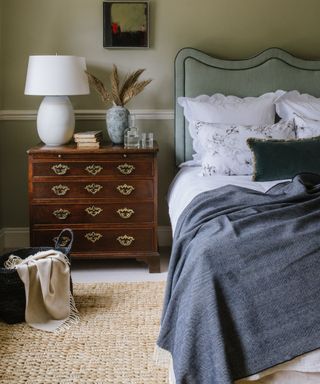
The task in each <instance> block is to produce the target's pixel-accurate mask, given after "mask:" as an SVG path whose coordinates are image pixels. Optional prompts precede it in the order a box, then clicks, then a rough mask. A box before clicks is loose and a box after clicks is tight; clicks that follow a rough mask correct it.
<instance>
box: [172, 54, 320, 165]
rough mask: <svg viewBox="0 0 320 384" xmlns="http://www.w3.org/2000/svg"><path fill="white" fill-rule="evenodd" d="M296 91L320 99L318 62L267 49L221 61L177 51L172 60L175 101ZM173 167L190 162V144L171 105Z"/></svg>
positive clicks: (181, 118)
mask: <svg viewBox="0 0 320 384" xmlns="http://www.w3.org/2000/svg"><path fill="white" fill-rule="evenodd" d="M277 89H283V90H287V91H288V90H294V89H296V90H298V91H300V92H302V93H309V94H311V95H314V96H317V97H320V60H305V59H300V58H297V57H294V56H292V55H290V54H289V53H288V52H286V51H283V50H282V49H279V48H270V49H267V50H265V51H263V52H262V53H260V54H258V55H257V56H254V57H251V58H249V59H243V60H221V59H217V58H214V57H211V56H209V55H208V54H206V53H204V52H201V51H199V50H196V49H193V48H183V49H181V50H180V51H179V52H178V54H177V56H176V59H175V100H177V97H179V96H188V97H195V96H198V95H203V94H206V95H212V94H214V93H223V94H225V95H235V96H239V97H245V96H259V95H262V94H263V93H266V92H270V91H276V90H277ZM175 150H176V164H177V165H178V164H180V163H182V162H183V161H186V160H190V159H192V153H193V150H192V141H191V137H190V135H189V132H188V129H187V124H186V121H185V119H184V116H183V109H182V107H180V106H179V105H178V104H177V102H176V105H175Z"/></svg>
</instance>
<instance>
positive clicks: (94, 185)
mask: <svg viewBox="0 0 320 384" xmlns="http://www.w3.org/2000/svg"><path fill="white" fill-rule="evenodd" d="M157 151H158V147H157V144H156V143H155V146H154V148H148V149H124V148H123V147H122V146H112V145H105V146H103V147H101V148H99V149H77V148H76V146H75V145H66V146H61V147H47V146H37V147H35V148H31V149H30V150H29V151H28V156H29V207H30V244H31V246H44V245H48V246H50V245H53V244H54V239H55V237H56V236H57V235H58V233H59V232H60V231H61V229H62V228H66V227H68V228H71V229H72V230H73V231H74V243H73V248H72V253H71V256H72V257H73V258H79V259H80V258H81V259H93V258H136V259H137V260H142V261H145V262H146V263H147V264H148V265H149V271H150V272H159V271H160V258H159V253H158V245H157V182H158V180H157V158H156V155H157ZM64 241H65V243H67V242H68V238H65V239H64Z"/></svg>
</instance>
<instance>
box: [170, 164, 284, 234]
mask: <svg viewBox="0 0 320 384" xmlns="http://www.w3.org/2000/svg"><path fill="white" fill-rule="evenodd" d="M200 172H201V167H198V166H193V167H190V166H189V167H182V168H181V169H180V171H179V172H178V173H177V175H176V177H175V178H174V180H173V181H172V183H171V185H170V188H169V193H168V204H169V216H170V220H171V225H172V230H173V231H174V230H175V228H176V225H177V221H178V218H179V216H180V215H181V213H182V211H183V210H184V208H185V207H186V206H187V205H188V204H189V203H190V201H191V200H192V199H193V198H194V197H196V196H197V195H198V194H199V193H201V192H205V191H209V190H210V189H217V188H220V187H223V186H224V185H228V184H233V185H238V186H240V187H244V188H249V189H255V190H257V191H261V192H266V191H267V190H268V189H270V188H271V187H272V186H274V185H276V184H278V182H279V181H265V182H257V181H252V180H251V179H252V177H251V176H224V175H216V176H201V174H200Z"/></svg>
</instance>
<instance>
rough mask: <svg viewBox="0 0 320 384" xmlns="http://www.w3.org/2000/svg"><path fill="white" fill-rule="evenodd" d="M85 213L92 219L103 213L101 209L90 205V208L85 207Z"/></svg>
mask: <svg viewBox="0 0 320 384" xmlns="http://www.w3.org/2000/svg"><path fill="white" fill-rule="evenodd" d="M85 211H86V212H87V213H88V214H89V215H90V216H92V217H95V216H97V215H99V213H101V212H102V211H103V209H102V208H99V207H95V206H94V205H91V207H87V208H86V209H85Z"/></svg>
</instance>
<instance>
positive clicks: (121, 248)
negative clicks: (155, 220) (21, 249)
mask: <svg viewBox="0 0 320 384" xmlns="http://www.w3.org/2000/svg"><path fill="white" fill-rule="evenodd" d="M60 231H61V230H60V229H58V230H38V229H35V230H34V231H33V237H34V241H33V246H44V245H45V246H51V245H53V244H54V239H55V238H56V237H57V236H58V234H59V233H60ZM73 233H74V242H73V246H72V252H80V253H83V252H110V251H111V252H135V251H140V252H145V251H150V250H156V249H155V243H154V230H153V229H152V228H128V229H105V228H103V229H101V228H99V227H96V228H93V229H87V230H83V229H73ZM66 243H67V236H66V242H65V244H66ZM91 256H92V254H91ZM115 256H116V255H115Z"/></svg>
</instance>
